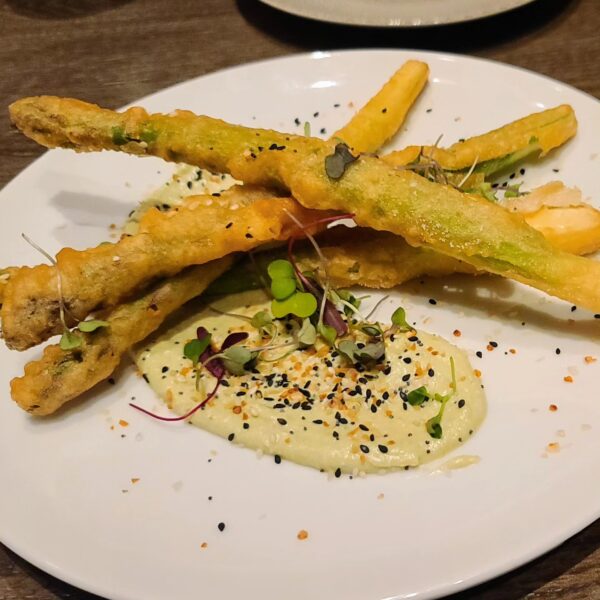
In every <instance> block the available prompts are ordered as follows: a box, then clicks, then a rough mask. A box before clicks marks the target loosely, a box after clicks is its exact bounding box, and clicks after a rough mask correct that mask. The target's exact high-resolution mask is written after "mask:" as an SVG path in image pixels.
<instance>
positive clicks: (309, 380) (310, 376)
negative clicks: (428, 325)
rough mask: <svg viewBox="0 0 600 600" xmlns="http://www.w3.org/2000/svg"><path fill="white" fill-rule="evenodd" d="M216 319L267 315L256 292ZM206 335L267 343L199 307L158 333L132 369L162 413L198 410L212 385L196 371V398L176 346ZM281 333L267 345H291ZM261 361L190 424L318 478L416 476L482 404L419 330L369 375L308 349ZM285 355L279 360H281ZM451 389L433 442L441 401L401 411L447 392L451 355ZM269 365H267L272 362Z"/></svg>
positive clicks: (470, 376) (392, 345)
mask: <svg viewBox="0 0 600 600" xmlns="http://www.w3.org/2000/svg"><path fill="white" fill-rule="evenodd" d="M214 306H215V307H217V308H218V309H220V310H221V311H226V312H229V313H237V314H241V315H247V316H249V317H251V316H252V315H254V314H255V313H256V312H258V311H259V310H262V309H265V308H267V307H268V302H267V301H266V300H265V295H264V293H263V292H262V291H254V292H245V293H243V294H236V295H232V296H228V297H227V298H224V299H222V300H219V301H218V302H216V303H215V305H214ZM200 325H202V326H204V327H205V328H206V329H207V330H208V331H210V332H211V334H212V338H213V343H214V344H215V347H220V344H221V343H222V341H223V340H224V339H225V337H226V336H227V335H228V334H229V333H231V332H234V331H247V332H248V333H249V336H250V337H249V338H248V340H246V341H245V342H244V344H245V345H247V346H254V347H258V346H264V345H265V344H266V343H268V341H269V340H268V338H261V337H260V334H259V333H258V332H257V331H256V330H255V329H254V328H253V327H252V326H251V325H250V324H249V323H248V321H246V320H244V319H241V318H237V317H232V316H229V315H222V314H218V313H216V312H215V311H213V310H211V309H210V308H208V307H205V308H202V309H200V310H199V311H198V310H197V311H196V313H195V314H194V315H192V316H190V317H188V318H187V319H184V320H183V321H182V322H180V323H178V324H177V325H174V326H173V327H171V328H170V329H168V330H166V331H163V332H162V334H160V335H158V336H155V338H154V339H153V340H150V341H149V342H147V343H146V344H145V346H144V347H143V348H142V349H140V350H139V351H138V353H137V359H136V361H137V365H138V367H139V368H140V370H141V371H142V372H143V373H144V375H145V377H146V378H147V380H148V382H149V383H150V385H151V386H152V388H153V389H154V390H155V391H156V393H157V394H158V396H159V397H160V398H162V399H163V400H164V401H165V403H166V404H167V406H168V407H169V408H170V409H171V410H172V411H173V412H174V413H177V414H179V415H183V414H185V413H186V412H187V411H189V410H190V409H192V408H193V407H194V406H195V405H196V404H197V403H198V402H200V401H202V399H203V398H204V397H205V395H206V394H207V393H209V392H210V391H211V390H212V389H213V387H214V385H215V383H216V380H215V378H214V377H213V376H212V375H210V373H209V372H208V371H206V370H204V371H203V372H202V377H201V385H200V389H199V391H197V390H196V385H195V372H194V370H193V369H192V368H191V367H192V364H191V361H190V360H189V359H187V358H185V357H184V356H183V347H184V345H185V344H186V342H188V341H189V340H191V339H193V338H194V337H195V335H196V328H197V327H198V326H200ZM280 329H281V331H280V332H279V335H278V337H277V340H276V344H283V343H285V342H286V341H287V340H289V339H291V335H292V333H293V332H290V331H286V330H285V328H284V326H283V325H281V324H280ZM288 350H289V349H288V348H280V349H277V350H271V351H268V352H265V353H264V354H263V355H262V358H263V359H269V360H272V362H266V361H259V362H258V363H257V365H256V368H255V369H254V370H253V371H252V372H248V373H245V374H243V375H241V376H233V375H227V377H226V380H225V381H224V382H223V383H222V384H221V386H220V388H219V390H218V392H217V394H216V396H215V397H214V398H213V399H212V400H210V401H209V402H208V403H207V404H206V405H205V406H204V407H203V408H202V409H201V410H199V411H197V412H196V413H195V414H194V415H193V416H192V417H191V418H190V419H189V421H190V422H191V423H192V424H194V425H196V426H198V427H201V428H202V429H205V430H206V431H210V432H211V433H214V434H216V435H219V436H222V437H224V438H227V439H229V440H230V441H231V442H233V443H234V444H239V445H241V446H244V447H247V448H253V449H255V450H257V451H259V452H261V453H266V454H271V455H273V456H275V460H276V461H277V462H279V460H280V459H281V458H284V459H288V460H291V461H293V462H296V463H300V464H303V465H308V466H311V467H314V468H317V469H321V470H324V471H328V472H333V473H335V474H336V475H338V476H339V475H340V474H341V473H350V474H355V475H357V474H361V473H372V472H385V471H387V470H390V469H398V468H404V467H416V466H418V465H421V464H423V463H426V462H428V461H431V460H433V459H437V458H440V457H442V456H443V455H445V454H447V453H448V452H450V451H451V450H453V449H455V448H457V447H459V446H460V445H461V444H463V443H464V442H466V441H467V440H468V439H469V437H470V436H471V435H472V434H473V433H474V432H475V431H476V430H477V428H478V427H479V425H480V424H481V422H482V420H483V418H484V416H485V412H486V403H485V397H484V393H483V389H482V386H481V381H480V379H478V378H477V377H476V376H475V374H474V372H473V369H472V367H471V365H470V363H469V360H468V358H467V356H466V354H465V353H464V352H463V351H462V350H460V349H458V348H457V347H455V346H453V345H452V344H450V343H448V342H447V341H445V340H444V339H442V338H440V337H438V336H435V335H431V334H428V333H425V332H421V331H419V332H417V333H415V332H408V333H397V334H394V335H393V336H391V337H390V338H388V339H387V340H386V355H385V359H384V361H383V362H382V363H381V364H379V365H377V366H376V367H373V368H364V367H358V368H357V367H356V366H352V365H350V364H349V363H348V362H347V361H346V360H345V359H344V358H343V357H341V356H339V354H338V353H337V352H336V351H335V350H333V349H331V348H329V347H328V346H326V345H325V344H323V343H322V342H317V345H316V346H315V347H314V348H311V349H308V350H294V351H292V352H291V354H289V355H287V356H284V355H285V353H286V351H288ZM282 356H284V358H281V357H282ZM451 356H452V357H453V359H454V362H455V367H456V380H457V386H456V387H457V389H456V391H455V392H454V393H453V395H452V397H451V399H450V400H449V401H448V402H447V404H446V407H445V411H444V414H443V418H442V421H441V425H442V428H443V434H442V437H441V438H440V439H435V438H433V437H431V436H430V435H429V433H428V432H427V429H426V422H427V421H428V420H429V419H430V418H432V417H434V416H435V415H437V414H438V412H439V409H440V403H439V402H438V401H435V400H428V401H426V402H425V403H424V404H422V405H421V406H411V405H410V404H409V403H408V402H407V401H406V394H407V393H408V392H410V391H411V390H413V389H415V388H418V387H420V386H426V387H427V390H428V391H429V392H430V393H431V394H432V395H433V394H435V393H438V394H441V395H444V394H449V393H452V386H451V383H452V379H451V367H450V357H451ZM278 358H279V360H276V359H278Z"/></svg>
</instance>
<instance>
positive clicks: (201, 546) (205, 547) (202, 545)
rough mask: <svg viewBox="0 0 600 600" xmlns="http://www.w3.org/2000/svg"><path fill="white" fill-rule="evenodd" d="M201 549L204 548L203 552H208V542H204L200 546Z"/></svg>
mask: <svg viewBox="0 0 600 600" xmlns="http://www.w3.org/2000/svg"><path fill="white" fill-rule="evenodd" d="M200 548H202V550H206V549H207V548H208V544H207V543H206V542H202V543H201V544H200Z"/></svg>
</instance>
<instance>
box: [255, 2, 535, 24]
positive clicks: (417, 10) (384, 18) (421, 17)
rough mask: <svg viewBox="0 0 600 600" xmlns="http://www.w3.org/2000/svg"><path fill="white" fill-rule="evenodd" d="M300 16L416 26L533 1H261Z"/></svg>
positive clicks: (465, 18)
mask: <svg viewBox="0 0 600 600" xmlns="http://www.w3.org/2000/svg"><path fill="white" fill-rule="evenodd" d="M262 1H263V2H264V3H265V4H269V5H270V6H273V7H275V8H278V9H279V10H283V11H285V12H288V13H292V14H294V15H298V16H300V17H308V18H310V19H317V20H319V21H330V22H332V23H343V24H346V25H369V26H374V27H418V26H425V25H444V24H448V23H459V22H461V21H471V20H473V19H480V18H481V17H488V16H490V15H496V14H498V13H502V12H505V11H507V10H511V9H513V8H517V7H518V6H523V5H525V4H529V3H530V2H532V1H533V0H326V1H323V0H262Z"/></svg>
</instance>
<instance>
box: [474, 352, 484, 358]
mask: <svg viewBox="0 0 600 600" xmlns="http://www.w3.org/2000/svg"><path fill="white" fill-rule="evenodd" d="M475 355H476V356H477V358H483V352H481V350H477V352H475Z"/></svg>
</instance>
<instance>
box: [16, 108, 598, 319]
mask: <svg viewBox="0 0 600 600" xmlns="http://www.w3.org/2000/svg"><path fill="white" fill-rule="evenodd" d="M11 117H12V119H13V122H14V123H15V124H16V125H17V126H18V127H19V128H20V129H21V130H22V131H23V132H24V133H26V134H27V135H29V136H30V137H32V138H34V139H36V140H37V141H39V142H40V143H42V144H44V145H46V146H49V147H54V146H62V147H68V148H73V149H76V150H79V151H89V150H101V149H110V150H121V151H125V152H129V153H132V154H138V155H154V156H160V157H163V158H165V159H167V160H170V161H182V162H186V163H189V164H194V165H197V166H200V167H205V168H208V169H211V170H213V171H218V172H219V171H220V172H228V173H231V174H232V175H233V176H234V177H235V178H237V179H239V180H241V181H244V182H245V183H252V184H257V185H265V186H277V187H280V188H281V187H283V188H285V189H287V190H288V191H290V192H291V194H292V195H293V196H294V197H295V198H296V199H297V200H298V201H299V202H300V203H301V204H302V205H303V206H305V207H307V208H314V209H329V210H340V211H344V212H351V213H354V215H355V220H356V222H357V223H358V224H359V225H361V226H364V227H371V228H372V229H376V230H385V231H389V232H391V233H395V234H397V235H400V236H402V237H403V238H404V239H405V240H406V241H407V242H408V243H409V244H410V245H412V246H426V247H429V248H432V249H434V250H436V251H438V252H439V253H441V254H445V255H448V256H451V257H453V258H456V259H458V260H462V261H464V262H466V263H469V264H470V265H472V266H473V267H475V268H476V269H481V270H485V271H488V272H490V273H496V274H499V275H502V276H504V277H509V278H512V279H515V280H516V281H520V282H522V283H525V284H528V285H531V286H533V287H536V288H538V289H540V290H543V291H545V292H547V293H549V294H552V295H555V296H558V297H559V298H563V299H564V300H567V301H569V302H571V303H573V304H577V305H581V306H583V307H586V308H589V309H591V310H593V311H594V312H600V263H597V262H594V261H592V260H589V259H585V258H580V257H576V256H573V255H571V254H567V253H566V252H562V251H560V250H558V249H556V248H554V247H553V246H551V245H550V243H549V242H548V241H547V240H546V239H545V238H544V237H543V236H542V234H540V233H539V232H537V231H535V230H534V229H533V228H531V227H530V226H529V225H527V223H526V222H525V221H524V219H523V218H522V217H520V216H519V215H516V214H511V213H509V212H508V211H505V210H504V209H502V208H501V207H500V206H497V205H495V204H493V203H491V202H488V201H487V200H484V199H483V198H480V197H476V196H472V195H469V194H463V193H461V192H460V191H458V190H456V189H453V188H451V187H450V186H445V185H441V184H438V183H435V182H431V181H428V180H427V179H425V178H424V177H420V176H418V175H416V174H414V173H412V172H410V171H408V170H396V169H394V168H393V167H391V166H390V165H389V164H386V163H385V162H384V161H383V160H380V159H378V158H375V157H370V156H361V157H359V158H358V159H357V160H356V161H355V162H353V163H351V164H349V165H345V172H344V173H343V175H342V176H341V177H340V178H339V179H332V178H330V177H329V176H328V174H327V172H326V169H325V159H326V157H328V156H330V155H331V154H332V153H333V151H334V146H335V143H334V142H331V141H327V142H324V141H322V140H319V139H316V138H308V137H299V136H294V135H291V134H288V135H286V134H282V133H278V132H276V131H270V130H259V129H251V128H247V127H242V126H236V125H231V124H228V123H225V122H223V121H220V120H217V119H211V118H209V117H198V116H196V115H194V114H193V113H191V112H184V111H178V112H176V113H173V114H170V115H161V114H156V115H149V114H148V113H146V111H144V110H143V109H141V108H134V109H129V110H128V111H125V112H123V113H116V112H113V111H110V110H106V109H101V108H99V107H97V106H95V105H91V104H86V103H83V102H80V101H73V100H68V99H60V98H54V97H39V98H26V99H23V100H19V101H17V102H16V103H14V104H13V105H12V106H11Z"/></svg>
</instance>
